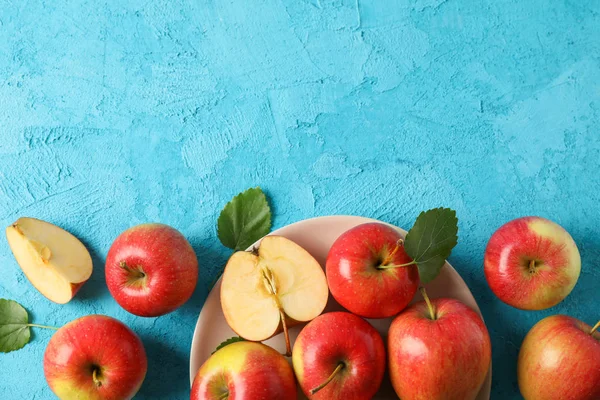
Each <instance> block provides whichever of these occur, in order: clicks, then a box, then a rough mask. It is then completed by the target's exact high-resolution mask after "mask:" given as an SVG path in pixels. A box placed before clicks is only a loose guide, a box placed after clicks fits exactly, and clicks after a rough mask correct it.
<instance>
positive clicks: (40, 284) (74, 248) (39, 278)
mask: <svg viewBox="0 0 600 400" xmlns="http://www.w3.org/2000/svg"><path fill="white" fill-rule="evenodd" d="M6 238H7V240H8V244H9V246H10V248H11V250H12V252H13V254H14V256H15V258H16V260H17V262H18V263H19V266H20V267H21V269H22V270H23V273H24V274H25V276H26V277H27V279H29V281H30V282H31V284H32V285H33V286H34V287H35V288H36V289H37V290H38V291H39V292H40V293H41V294H43V295H44V296H45V297H46V298H48V299H49V300H51V301H53V302H55V303H59V304H64V303H67V302H68V301H69V300H71V299H72V298H73V296H75V293H77V291H78V290H79V289H80V288H81V286H82V285H83V284H84V283H85V282H86V281H87V280H88V279H89V277H90V276H91V275H92V268H93V266H92V257H91V256H90V253H89V252H88V250H87V249H86V248H85V246H84V245H83V243H81V241H79V239H77V238H76V237H75V236H73V235H72V234H70V233H69V232H67V231H65V230H64V229H62V228H59V227H58V226H56V225H53V224H51V223H49V222H46V221H42V220H39V219H35V218H26V217H23V218H19V219H18V220H17V221H16V222H15V223H14V224H12V225H10V226H9V227H8V228H6Z"/></svg>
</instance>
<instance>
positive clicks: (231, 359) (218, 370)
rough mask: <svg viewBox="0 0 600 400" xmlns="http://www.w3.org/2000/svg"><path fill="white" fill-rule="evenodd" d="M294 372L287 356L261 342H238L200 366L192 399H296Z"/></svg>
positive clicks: (215, 354)
mask: <svg viewBox="0 0 600 400" xmlns="http://www.w3.org/2000/svg"><path fill="white" fill-rule="evenodd" d="M296 397H297V396H296V382H295V380H294V372H293V371H292V368H291V367H290V364H289V363H288V362H287V360H286V359H285V358H284V357H283V356H282V355H281V354H279V353H278V352H277V351H275V350H273V349H272V348H270V347H268V346H266V345H264V344H261V343H257V342H237V343H233V344H230V345H227V346H225V347H223V348H222V349H220V350H218V351H217V352H216V353H214V354H213V355H212V356H210V358H209V359H208V360H207V361H206V362H205V363H204V364H203V365H202V367H200V369H199V370H198V373H197V374H196V377H195V378H194V384H193V385H192V393H191V396H190V399H191V400H226V399H229V400H295V399H296Z"/></svg>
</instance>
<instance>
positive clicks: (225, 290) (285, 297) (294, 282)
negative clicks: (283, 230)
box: [221, 236, 329, 356]
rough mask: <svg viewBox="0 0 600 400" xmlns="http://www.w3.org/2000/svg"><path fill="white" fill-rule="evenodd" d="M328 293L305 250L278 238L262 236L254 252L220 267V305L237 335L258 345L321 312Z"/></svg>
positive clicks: (317, 267)
mask: <svg viewBox="0 0 600 400" xmlns="http://www.w3.org/2000/svg"><path fill="white" fill-rule="evenodd" d="M328 296H329V289H328V288H327V279H326V278H325V273H324V272H323V269H322V268H321V266H320V265H319V263H318V262H317V260H315V259H314V258H313V256H311V255H310V254H309V253H308V252H307V251H306V250H304V249H303V248H302V247H300V246H298V245H297V244H296V243H294V242H292V241H291V240H289V239H286V238H284V237H282V236H267V237H265V238H264V239H263V240H262V242H261V243H260V246H259V247H258V249H257V250H256V251H255V252H244V251H238V252H236V253H234V254H233V255H232V256H231V258H230V259H229V261H228V262H227V266H226V267H225V272H224V273H223V282H222V284H221V306H222V307H223V314H224V315H225V319H226V320H227V323H228V324H229V326H230V327H231V329H233V330H234V331H235V332H236V333H237V334H238V335H240V336H241V337H243V338H244V339H247V340H251V341H257V342H258V341H262V340H265V339H268V338H270V337H271V336H274V335H275V334H277V333H279V332H281V331H283V332H284V334H285V341H286V350H287V353H288V354H287V355H288V356H289V355H291V346H290V340H289V335H288V327H290V326H292V325H294V324H297V323H299V322H305V321H310V320H312V319H313V318H315V317H317V316H318V315H319V314H321V313H322V312H323V309H324V308H325V305H326V304H327V298H328Z"/></svg>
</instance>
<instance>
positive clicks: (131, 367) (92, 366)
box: [44, 315, 148, 400]
mask: <svg viewBox="0 0 600 400" xmlns="http://www.w3.org/2000/svg"><path fill="white" fill-rule="evenodd" d="M147 365H148V362H147V359H146V352H145V351H144V346H143V344H142V341H141V340H140V338H139V337H138V336H137V335H136V334H135V333H134V332H133V331H132V330H131V329H129V328H128V327H127V326H125V325H124V324H123V323H122V322H120V321H117V320H116V319H114V318H111V317H107V316H104V315H88V316H85V317H82V318H79V319H77V320H75V321H72V322H70V323H68V324H67V325H65V326H63V327H62V328H60V329H59V330H58V331H57V332H56V333H55V334H54V336H52V338H51V339H50V342H49V343H48V347H47V348H46V353H45V354H44V374H45V375H46V381H48V385H49V386H50V389H52V391H53V392H54V394H56V396H58V397H59V398H60V399H89V400H127V399H131V398H133V396H134V395H135V394H136V393H137V391H138V390H139V388H140V386H141V385H142V382H143V381H144V377H145V376H146V369H147Z"/></svg>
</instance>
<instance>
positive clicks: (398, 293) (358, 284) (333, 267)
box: [326, 222, 443, 318]
mask: <svg viewBox="0 0 600 400" xmlns="http://www.w3.org/2000/svg"><path fill="white" fill-rule="evenodd" d="M402 242H403V237H402V236H401V235H400V233H399V232H398V231H397V230H396V229H394V228H392V227H390V226H388V225H385V224H382V223H377V222H373V223H366V224H362V225H358V226H356V227H354V228H352V229H350V230H348V231H346V232H345V233H343V234H342V235H341V236H340V237H339V238H338V239H337V240H336V241H335V242H334V243H333V245H332V246H331V249H330V250H329V253H328V255H327V262H326V271H327V283H328V284H329V289H330V290H331V294H332V295H333V297H334V298H335V299H336V300H337V302H338V303H340V304H341V305H342V306H343V307H344V308H345V309H347V310H348V311H351V312H353V313H354V314H357V315H360V316H362V317H365V318H386V317H391V316H393V315H396V314H398V313H399V312H400V311H402V310H403V309H404V308H405V307H406V306H407V305H408V303H410V301H411V300H412V298H413V297H414V295H415V293H416V291H417V287H418V285H419V272H418V270H417V265H416V264H415V263H414V262H413V260H412V259H411V258H410V257H409V256H408V254H406V251H405V249H404V246H403V245H402V244H403V243H402ZM442 263H443V261H442Z"/></svg>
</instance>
